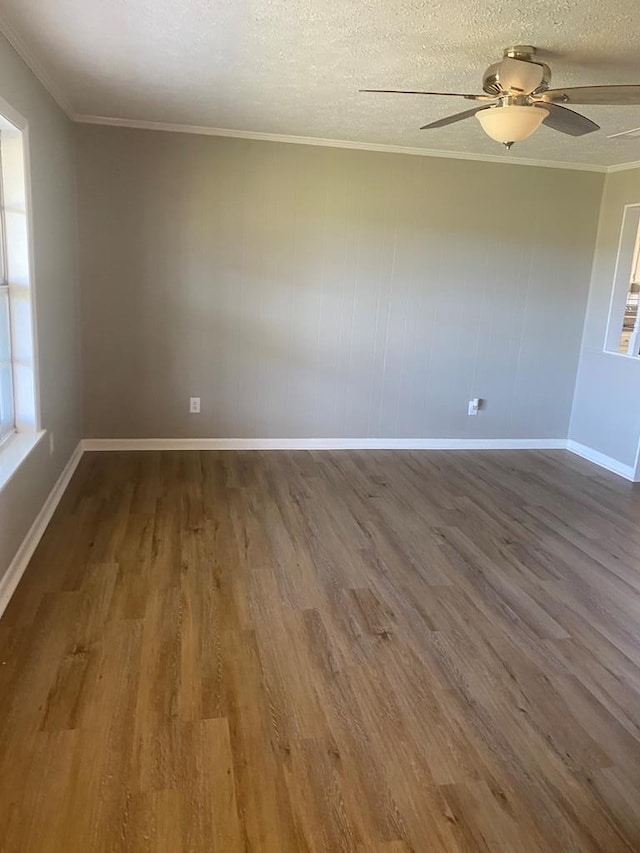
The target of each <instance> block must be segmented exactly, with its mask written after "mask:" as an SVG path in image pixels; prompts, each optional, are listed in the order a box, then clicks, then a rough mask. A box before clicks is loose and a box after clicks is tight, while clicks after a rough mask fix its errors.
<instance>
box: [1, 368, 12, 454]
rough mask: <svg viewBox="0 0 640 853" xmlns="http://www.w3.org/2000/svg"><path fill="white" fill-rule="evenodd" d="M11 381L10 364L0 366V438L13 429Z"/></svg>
mask: <svg viewBox="0 0 640 853" xmlns="http://www.w3.org/2000/svg"><path fill="white" fill-rule="evenodd" d="M13 423H14V418H13V381H12V375H11V364H10V363H5V364H3V365H1V366H0V438H4V436H5V435H6V434H7V433H8V432H11V430H12V429H13Z"/></svg>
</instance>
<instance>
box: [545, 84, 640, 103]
mask: <svg viewBox="0 0 640 853" xmlns="http://www.w3.org/2000/svg"><path fill="white" fill-rule="evenodd" d="M539 97H540V98H542V100H543V101H545V102H551V103H556V104H603V105H608V104H610V105H612V106H616V105H618V106H631V105H633V104H640V86H576V87H575V88H573V89H548V90H547V91H546V92H541V93H540V96H539Z"/></svg>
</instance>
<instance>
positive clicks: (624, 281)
mask: <svg viewBox="0 0 640 853" xmlns="http://www.w3.org/2000/svg"><path fill="white" fill-rule="evenodd" d="M639 252H640V202H633V203H631V204H625V206H624V208H623V212H622V220H621V225H620V236H619V238H618V248H617V252H616V263H615V268H614V273H613V282H612V285H611V296H610V299H609V312H608V315H607V323H606V326H605V336H604V344H603V348H602V351H603V352H604V353H605V354H606V355H614V356H617V357H618V358H631V359H640V351H639V352H636V353H632V352H620V338H621V335H622V330H623V323H624V312H625V306H626V302H627V297H628V293H629V288H630V285H631V282H632V279H633V276H634V272H636V270H637V268H638V266H639V265H640V255H639V254H638V253H639ZM632 338H633V335H632ZM636 342H637V344H638V347H639V348H640V334H637V335H636Z"/></svg>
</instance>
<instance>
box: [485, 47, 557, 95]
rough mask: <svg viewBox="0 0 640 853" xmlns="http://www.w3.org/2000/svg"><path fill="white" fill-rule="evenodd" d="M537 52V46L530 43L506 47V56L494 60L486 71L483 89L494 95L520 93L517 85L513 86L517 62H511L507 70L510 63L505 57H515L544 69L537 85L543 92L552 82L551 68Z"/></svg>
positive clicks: (511, 58)
mask: <svg viewBox="0 0 640 853" xmlns="http://www.w3.org/2000/svg"><path fill="white" fill-rule="evenodd" d="M535 53H536V49H535V47H533V46H532V45H528V44H518V45H515V46H514V47H507V48H505V50H504V58H503V59H502V60H501V61H500V62H494V63H493V65H490V66H489V67H488V68H487V70H486V71H485V72H484V75H483V78H482V88H483V90H484V91H485V92H486V93H487V94H488V95H493V96H494V97H500V96H503V95H506V94H518V89H517V87H516V88H515V89H514V86H513V65H515V64H516V63H510V64H511V68H510V69H509V70H508V71H507V66H508V65H509V63H505V62H504V60H505V59H507V60H514V59H515V60H517V61H518V62H523V63H524V62H526V63H529V64H530V65H534V66H537V68H538V69H542V73H541V79H540V82H539V83H538V85H537V86H536V92H543V91H544V90H546V89H548V88H549V83H550V82H551V69H550V68H549V66H548V65H546V64H545V63H544V62H540V61H538V60H537V59H536V58H535ZM524 67H526V66H524ZM538 73H539V74H540V71H538ZM523 94H525V95H528V94H530V93H529V92H523Z"/></svg>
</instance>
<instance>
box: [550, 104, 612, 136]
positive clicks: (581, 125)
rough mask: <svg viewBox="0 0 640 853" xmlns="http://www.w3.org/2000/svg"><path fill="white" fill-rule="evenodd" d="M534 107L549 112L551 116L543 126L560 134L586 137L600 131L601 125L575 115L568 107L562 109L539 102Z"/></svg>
mask: <svg viewBox="0 0 640 853" xmlns="http://www.w3.org/2000/svg"><path fill="white" fill-rule="evenodd" d="M534 107H541V108H542V109H544V110H548V111H549V115H548V116H546V118H544V119H543V120H542V121H543V124H546V126H547V127H551V128H553V130H559V131H560V133H567V134H568V135H569V136H584V135H585V134H586V133H593V132H594V130H600V125H599V124H596V123H595V121H591V119H590V118H587V117H586V116H581V115H580V113H574V111H573V110H568V109H567V108H566V107H561V106H560V104H554V103H541V102H540V101H537V102H536V103H535V104H534Z"/></svg>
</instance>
